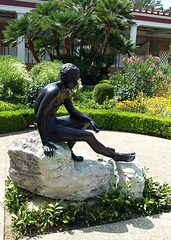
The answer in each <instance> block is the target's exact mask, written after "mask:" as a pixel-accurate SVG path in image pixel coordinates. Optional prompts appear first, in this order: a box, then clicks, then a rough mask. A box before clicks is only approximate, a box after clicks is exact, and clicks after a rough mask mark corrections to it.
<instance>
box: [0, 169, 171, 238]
mask: <svg viewBox="0 0 171 240" xmlns="http://www.w3.org/2000/svg"><path fill="white" fill-rule="evenodd" d="M144 177H145V189H144V193H143V197H141V198H137V199H135V200H134V199H133V196H132V195H131V194H130V187H131V186H123V187H120V188H116V187H115V186H114V188H113V190H107V191H106V192H105V194H104V195H102V196H97V197H95V198H94V199H93V204H89V202H88V201H87V200H85V201H81V200H79V199H78V201H77V202H74V201H68V202H67V204H66V202H65V204H64V203H63V200H58V199H56V202H55V203H53V204H52V203H50V202H49V200H48V199H45V198H43V199H42V204H40V205H38V206H37V209H36V210H35V209H31V208H29V205H28V202H29V200H31V201H33V200H32V199H34V198H35V193H36V191H35V192H34V193H30V192H28V191H26V190H24V189H22V188H20V187H17V186H16V185H15V184H14V183H13V182H12V181H11V179H10V178H8V181H7V184H6V193H5V201H4V203H5V205H6V206H7V207H8V209H9V211H10V213H11V217H12V228H13V231H15V233H16V234H17V233H18V237H21V234H22V235H28V234H29V233H32V232H33V231H35V230H36V231H37V232H39V233H43V232H45V231H48V230H49V229H50V228H51V227H58V229H62V230H63V229H66V228H70V227H72V228H73V225H74V224H75V225H76V226H93V225H97V224H98V225H99V224H105V223H111V222H117V221H121V220H125V219H129V218H131V217H132V213H133V212H134V213H135V212H136V213H137V214H138V215H139V216H141V215H142V216H144V215H152V214H157V213H162V212H165V211H168V210H170V207H171V198H170V197H171V187H170V186H169V185H168V184H167V183H165V184H163V185H161V184H160V183H158V182H154V181H153V179H152V178H149V179H148V178H147V177H146V175H145V174H144ZM124 187H126V189H127V194H125V193H123V191H122V189H123V188H124Z"/></svg>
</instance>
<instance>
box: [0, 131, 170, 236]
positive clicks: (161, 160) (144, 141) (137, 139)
mask: <svg viewBox="0 0 171 240" xmlns="http://www.w3.org/2000/svg"><path fill="white" fill-rule="evenodd" d="M22 134H26V132H20V133H13V134H0V146H1V147H0V158H1V168H0V202H2V201H3V198H4V183H5V179H6V176H7V175H8V168H9V158H8V155H7V145H8V144H9V143H10V142H11V141H12V140H13V139H14V138H16V137H19V136H20V135H22ZM96 137H97V139H98V140H99V141H101V142H102V143H104V144H105V145H106V146H109V147H114V148H115V149H116V151H118V152H134V151H135V152H136V156H137V158H138V159H139V161H140V163H141V164H142V166H143V167H146V168H149V173H148V175H149V176H151V177H156V180H157V181H159V182H161V183H164V182H167V183H169V184H170V185H171V174H170V173H171V161H170V160H171V141H170V140H167V139H163V138H156V137H151V136H146V135H139V134H132V133H123V132H110V131H101V132H99V133H98V134H96ZM74 148H75V150H79V149H81V151H82V150H83V149H84V152H85V153H87V154H88V155H90V156H92V158H96V155H97V154H96V153H94V152H93V151H92V149H91V148H90V147H89V146H88V145H87V144H86V143H82V142H80V143H77V144H76V145H75V147H74ZM170 226H171V213H165V214H162V215H156V216H153V217H146V218H137V219H132V220H127V221H122V222H118V223H112V224H105V225H102V226H96V227H90V228H85V229H80V230H74V231H69V232H65V233H56V234H49V235H45V236H37V237H34V238H32V240H33V239H43V240H49V239H57V240H58V239H62V240H65V239H67V240H73V239H74V240H77V239H79V240H84V239H85V240H89V239H91V240H97V239H99V238H100V239H101V240H110V239H115V240H118V239H119V240H129V239H130V240H131V239H133V240H134V239H135V240H138V239H144V240H159V239H160V240H166V239H168V240H170V239H171V227H170ZM3 235H4V209H3V206H0V240H1V239H2V240H3ZM27 239H29V238H27ZM30 239H31V238H30Z"/></svg>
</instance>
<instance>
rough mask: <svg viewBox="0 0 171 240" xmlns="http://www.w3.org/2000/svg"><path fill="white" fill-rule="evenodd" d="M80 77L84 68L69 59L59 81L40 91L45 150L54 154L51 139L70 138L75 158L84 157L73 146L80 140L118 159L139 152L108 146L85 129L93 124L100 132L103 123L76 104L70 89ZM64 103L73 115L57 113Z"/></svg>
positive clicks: (37, 110) (39, 111) (39, 121)
mask: <svg viewBox="0 0 171 240" xmlns="http://www.w3.org/2000/svg"><path fill="white" fill-rule="evenodd" d="M79 78H80V70H79V68H77V67H76V66H75V65H74V64H72V63H66V64H64V65H63V66H62V67H61V68H60V79H59V81H58V82H54V83H50V84H48V85H46V86H45V87H44V88H43V89H42V90H41V92H40V93H39V95H38V97H37V99H36V103H35V114H36V121H37V127H38V130H39V134H40V137H41V140H42V143H43V149H44V154H45V155H47V156H49V157H52V156H53V149H55V148H56V147H55V146H54V145H53V144H52V143H50V142H59V141H64V142H67V144H68V146H69V148H70V150H71V155H72V158H73V160H75V161H82V160H83V157H82V156H76V155H75V154H74V153H73V151H72V148H73V146H74V144H75V143H76V142H77V141H85V142H87V143H88V144H89V145H90V146H91V148H92V149H93V150H94V151H95V152H97V153H99V154H102V155H104V156H107V157H111V158H113V159H114V160H115V161H125V162H130V161H133V160H134V158H135V153H128V154H122V153H116V152H115V150H114V149H113V148H108V147H105V146H104V145H103V144H102V143H100V142H99V141H98V140H97V139H96V138H95V136H94V134H93V133H91V132H89V131H85V130H86V128H87V127H88V125H89V124H91V125H92V128H93V130H94V131H95V132H96V133H97V132H99V130H100V129H99V126H98V125H97V123H95V122H94V121H93V119H91V118H90V116H88V115H87V114H83V113H82V112H80V111H78V110H77V109H75V108H74V106H73V104H72V101H71V99H70V95H69V91H68V89H71V90H72V89H73V88H74V87H75V86H76V85H77V81H78V80H79ZM62 104H64V106H65V108H66V109H67V111H68V113H69V115H67V116H62V117H56V116H55V114H56V112H57V111H58V109H59V107H60V106H61V105H62Z"/></svg>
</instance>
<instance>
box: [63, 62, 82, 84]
mask: <svg viewBox="0 0 171 240" xmlns="http://www.w3.org/2000/svg"><path fill="white" fill-rule="evenodd" d="M59 73H60V79H61V80H62V81H65V79H66V78H67V77H68V76H69V75H72V74H80V69H79V68H78V67H77V66H75V65H74V64H73V63H65V64H64V65H62V67H61V68H60V70H59Z"/></svg>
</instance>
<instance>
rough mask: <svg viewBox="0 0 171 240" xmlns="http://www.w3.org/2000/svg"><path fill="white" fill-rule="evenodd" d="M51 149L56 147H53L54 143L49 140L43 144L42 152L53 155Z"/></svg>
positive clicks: (49, 155)
mask: <svg viewBox="0 0 171 240" xmlns="http://www.w3.org/2000/svg"><path fill="white" fill-rule="evenodd" d="M53 149H57V148H56V147H55V145H53V144H52V143H49V142H48V143H46V144H45V145H44V146H43V151H44V154H45V155H46V156H48V157H53Z"/></svg>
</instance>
